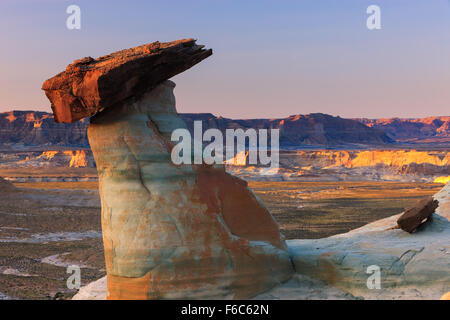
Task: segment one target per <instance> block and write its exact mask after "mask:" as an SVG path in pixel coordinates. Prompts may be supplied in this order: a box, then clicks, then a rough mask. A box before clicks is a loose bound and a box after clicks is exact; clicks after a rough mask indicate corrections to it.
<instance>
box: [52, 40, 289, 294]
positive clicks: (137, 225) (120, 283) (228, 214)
mask: <svg viewBox="0 0 450 320" xmlns="http://www.w3.org/2000/svg"><path fill="white" fill-rule="evenodd" d="M148 46H149V45H147V46H143V47H144V48H146V47H148ZM150 47H152V46H151V45H150ZM139 48H142V47H139ZM139 48H135V49H136V50H138V51H139V52H140V53H142V54H143V55H144V58H145V55H150V56H151V55H153V51H152V50H150V51H149V52H147V53H146V52H141V49H139ZM129 52H134V49H130V50H125V51H120V52H118V53H116V54H112V55H110V56H108V59H111V60H112V61H111V64H110V65H111V66H113V68H112V69H111V70H109V72H112V73H114V72H116V71H117V72H119V71H120V70H121V69H122V68H121V66H122V64H121V62H123V63H124V65H126V63H127V61H128V60H127V59H128V53H129ZM122 58H123V59H122ZM141 58H142V57H141ZM141 58H140V59H136V60H134V64H135V65H134V66H133V68H131V69H127V70H129V72H128V73H127V74H123V73H120V72H119V73H120V74H121V75H122V76H123V77H125V78H126V79H120V81H118V83H117V84H111V88H118V90H119V91H121V90H124V92H128V91H127V90H129V89H130V90H131V89H132V88H133V86H132V85H130V86H127V87H126V88H122V87H121V86H123V85H124V83H128V82H127V81H131V83H134V82H133V76H134V75H137V76H138V75H141V74H142V71H141V70H152V64H153V63H156V62H155V61H153V60H152V59H141ZM178 60H179V57H178V56H177V55H175V56H173V57H172V58H171V57H170V55H169V56H168V57H166V59H165V60H164V63H165V67H164V68H166V69H167V68H169V69H170V65H171V62H173V63H174V65H173V70H172V71H171V72H169V73H168V74H170V75H173V74H172V73H173V72H175V71H176V70H178V72H180V71H183V70H180V69H179V65H178V62H179V61H178ZM194 60H195V59H194ZM95 61H102V58H100V59H99V60H94V61H93V60H89V61H88V60H86V61H85V62H83V64H84V63H86V64H90V63H92V64H93V66H94V68H95V67H96V62H95ZM156 61H159V62H158V63H160V60H156ZM86 68H87V70H90V69H89V66H86ZM69 69H70V68H69ZM137 70H139V71H137ZM66 71H67V70H66ZM60 77H61V75H58V76H56V77H55V79H56V80H55V81H56V82H57V81H59V80H58V79H59V78H60ZM62 77H63V79H64V81H66V82H68V83H69V87H70V86H72V87H73V86H74V85H75V86H76V85H77V84H78V83H80V82H81V83H83V85H82V87H83V88H84V89H83V90H72V91H71V92H70V94H71V95H74V97H67V87H66V86H63V87H61V88H60V87H58V86H55V87H54V89H52V90H55V91H54V92H51V94H48V97H49V98H50V100H51V102H52V104H53V105H54V109H55V110H58V108H62V109H59V111H57V112H58V113H60V114H62V116H61V117H64V119H65V120H68V121H69V120H70V121H72V120H74V119H76V117H78V116H80V115H92V112H98V111H100V106H99V105H96V104H95V103H94V105H93V106H92V107H91V106H87V108H86V110H81V111H80V110H79V108H78V107H77V103H74V104H73V103H72V102H73V101H90V103H93V101H95V99H93V100H92V98H93V96H92V95H91V92H92V90H94V91H95V89H96V88H99V85H101V84H102V82H101V81H100V80H99V79H100V78H95V77H94V78H93V80H92V78H91V77H90V76H89V73H86V74H84V75H81V79H80V74H79V73H77V74H76V75H75V76H74V77H73V78H71V77H70V75H67V74H66V75H64V76H62ZM91 80H92V81H91ZM48 83H52V80H50V81H47V84H48ZM119 84H120V85H119ZM142 85H144V83H140V84H139V85H136V86H134V90H136V96H132V98H130V99H127V97H128V95H126V96H122V97H121V98H120V99H119V98H117V99H116V102H117V103H112V102H111V104H110V107H109V108H107V109H105V110H103V111H102V112H99V113H97V114H95V115H94V116H93V117H92V118H91V124H90V126H89V129H88V136H89V141H90V145H91V148H92V151H93V154H94V157H95V161H96V164H97V171H98V176H99V189H100V195H101V202H102V231H103V243H104V249H105V261H106V270H107V275H108V278H107V287H108V298H109V299H157V298H159V299H161V298H166V299H170V298H249V297H253V296H255V295H256V294H258V293H261V292H264V291H267V290H268V289H270V288H272V287H274V286H276V285H277V284H279V283H281V282H283V281H286V280H288V279H289V278H290V277H291V275H292V272H293V269H292V264H291V261H290V259H289V257H288V255H287V250H286V246H285V242H284V240H283V238H282V236H281V235H280V232H279V229H278V225H277V224H276V222H275V220H274V219H273V217H272V216H271V215H270V213H269V212H268V210H267V209H266V208H265V207H264V206H263V205H262V203H261V202H260V201H259V200H258V199H257V198H256V196H254V195H253V193H252V192H251V191H250V190H249V189H248V188H247V184H246V182H245V181H243V180H240V179H239V178H236V177H233V176H231V175H229V174H227V173H226V172H225V169H224V168H223V166H207V165H188V164H186V165H174V164H173V163H172V161H171V157H170V154H171V150H172V148H173V144H172V142H171V141H170V136H171V133H172V131H173V130H174V129H179V128H185V127H186V126H185V123H184V122H183V121H182V120H181V119H180V118H179V117H178V115H177V112H176V109H175V97H174V95H173V88H174V87H175V84H174V83H173V82H170V81H164V82H162V83H160V84H159V85H158V86H156V87H154V86H153V85H151V83H150V85H149V86H148V90H147V91H145V90H144V91H141V89H142ZM44 88H47V86H46V85H44ZM111 88H103V89H104V90H106V91H105V92H109V91H108V90H110V89H111ZM121 92H122V91H121ZM58 120H59V121H62V120H61V118H59V119H58ZM65 120H64V121H65Z"/></svg>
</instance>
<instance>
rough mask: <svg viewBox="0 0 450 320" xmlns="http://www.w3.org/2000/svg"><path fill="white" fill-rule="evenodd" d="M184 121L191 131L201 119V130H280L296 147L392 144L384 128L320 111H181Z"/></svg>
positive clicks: (283, 140) (283, 143) (284, 142)
mask: <svg viewBox="0 0 450 320" xmlns="http://www.w3.org/2000/svg"><path fill="white" fill-rule="evenodd" d="M182 117H183V119H184V121H185V122H186V124H187V126H188V128H189V129H190V130H191V131H192V128H193V123H194V121H198V120H201V121H203V126H204V129H209V128H216V129H219V130H221V131H222V132H223V133H225V130H226V129H235V128H242V129H244V130H245V129H248V128H253V129H280V145H281V146H282V147H295V146H297V147H298V146H306V145H310V146H318V145H320V146H333V147H338V146H344V145H350V144H362V145H383V144H390V143H393V142H394V140H392V139H391V138H389V137H388V136H387V135H386V134H385V133H384V132H383V131H381V130H378V129H374V128H369V127H367V126H365V125H364V124H362V123H360V122H358V121H355V120H351V119H343V118H340V117H333V116H330V115H327V114H323V113H312V114H307V115H293V116H290V117H287V118H281V119H247V120H233V119H228V118H222V117H216V116H214V115H212V114H183V115H182Z"/></svg>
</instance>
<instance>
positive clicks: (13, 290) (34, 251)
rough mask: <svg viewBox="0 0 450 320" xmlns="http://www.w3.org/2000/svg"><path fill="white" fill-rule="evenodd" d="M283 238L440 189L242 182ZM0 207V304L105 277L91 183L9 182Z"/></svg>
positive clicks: (58, 294) (336, 229)
mask: <svg viewBox="0 0 450 320" xmlns="http://www.w3.org/2000/svg"><path fill="white" fill-rule="evenodd" d="M249 186H250V187H251V188H252V189H253V191H254V192H255V194H257V195H258V196H259V197H260V198H261V199H262V201H263V202H264V203H265V204H266V206H267V207H268V208H269V210H270V211H271V213H272V214H273V215H274V216H275V218H276V220H277V221H278V223H279V225H280V228H281V230H282V233H283V234H284V235H285V237H286V238H287V239H312V238H323V237H327V236H331V235H334V234H339V233H343V232H347V231H349V230H351V229H355V228H358V227H360V226H362V225H365V224H367V223H369V222H372V221H375V220H379V219H381V218H385V217H388V216H392V215H395V214H398V213H400V212H402V211H403V209H404V208H405V207H407V206H409V205H411V204H412V203H414V202H415V200H416V199H418V198H420V197H423V196H425V195H433V194H435V193H436V192H437V191H439V190H440V189H441V188H442V186H443V184H439V183H419V182H367V181H364V182H355V181H351V182H324V181H320V182H292V181H280V182H263V181H254V182H249ZM15 187H16V189H15V190H12V191H11V190H9V191H5V192H2V194H3V196H2V198H3V199H2V201H1V202H0V226H1V227H0V299H2V298H3V299H5V298H8V297H12V298H18V299H67V298H70V297H72V296H73V295H74V294H75V293H76V290H69V289H67V286H66V280H67V278H68V276H69V275H68V274H67V272H66V270H67V266H69V265H78V266H80V267H81V278H82V285H85V284H87V283H89V282H92V281H93V280H96V279H98V278H101V277H103V276H104V275H105V269H104V257H103V247H102V241H101V227H100V201H99V195H98V191H97V182H95V181H84V182H26V183H15Z"/></svg>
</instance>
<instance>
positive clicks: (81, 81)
mask: <svg viewBox="0 0 450 320" xmlns="http://www.w3.org/2000/svg"><path fill="white" fill-rule="evenodd" d="M203 47H204V46H202V45H197V44H196V43H195V40H194V39H182V40H177V41H172V42H165V43H160V42H158V41H157V42H153V43H149V44H145V45H142V46H139V47H134V48H130V49H126V50H121V51H118V52H114V53H112V54H109V55H106V56H103V57H100V58H97V59H94V58H92V57H86V58H83V59H80V60H76V61H74V63H72V64H70V65H68V66H67V68H66V70H65V71H63V72H61V73H60V74H58V75H56V76H54V77H53V78H51V79H48V80H47V81H45V82H44V84H43V85H42V89H43V90H44V91H45V94H46V95H47V97H48V99H49V100H50V101H51V103H52V110H53V113H54V115H55V121H56V122H66V123H70V122H75V121H77V120H80V119H82V118H85V117H88V116H92V115H94V114H96V113H97V112H99V111H101V110H104V109H106V108H110V107H112V106H114V105H121V104H122V103H124V102H125V101H126V100H127V99H139V98H140V96H141V95H142V94H144V93H145V92H147V91H148V90H151V89H153V88H155V87H156V86H157V85H158V84H160V83H161V82H162V81H164V80H167V79H169V78H171V77H173V76H175V75H177V74H178V73H181V72H183V71H185V70H187V69H189V68H191V67H192V66H194V65H195V64H197V63H199V62H200V61H202V60H203V59H205V58H207V57H209V56H210V55H211V54H212V50H211V49H209V50H206V49H203Z"/></svg>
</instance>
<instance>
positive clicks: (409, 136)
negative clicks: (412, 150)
mask: <svg viewBox="0 0 450 320" xmlns="http://www.w3.org/2000/svg"><path fill="white" fill-rule="evenodd" d="M358 121H360V122H361V123H364V124H365V125H367V126H369V127H371V128H376V129H379V130H382V131H383V132H385V133H386V134H387V135H388V136H389V137H390V138H392V139H394V140H396V141H398V142H410V143H411V142H412V143H433V142H435V143H439V142H449V141H450V117H448V116H446V117H427V118H419V119H400V118H391V119H365V118H362V119H358Z"/></svg>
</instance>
